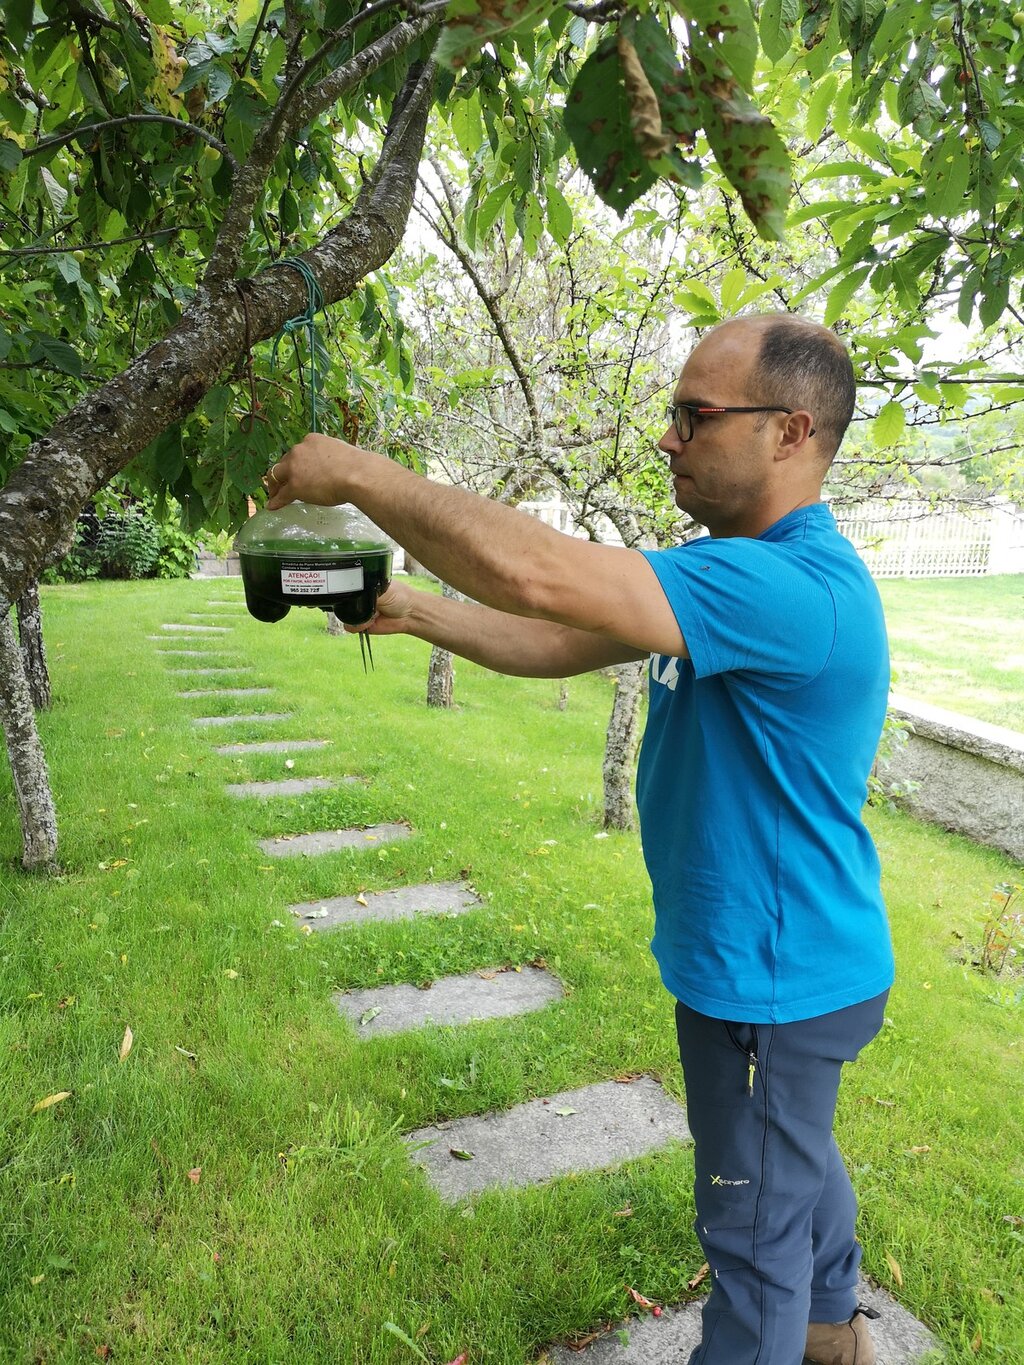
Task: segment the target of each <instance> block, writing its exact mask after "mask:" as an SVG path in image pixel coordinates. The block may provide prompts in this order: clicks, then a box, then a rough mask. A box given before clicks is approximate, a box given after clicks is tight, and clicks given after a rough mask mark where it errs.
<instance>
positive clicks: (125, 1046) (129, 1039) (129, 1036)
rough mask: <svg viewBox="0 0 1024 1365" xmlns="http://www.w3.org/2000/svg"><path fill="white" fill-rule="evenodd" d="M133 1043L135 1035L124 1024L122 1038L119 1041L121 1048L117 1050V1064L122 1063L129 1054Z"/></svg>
mask: <svg viewBox="0 0 1024 1365" xmlns="http://www.w3.org/2000/svg"><path fill="white" fill-rule="evenodd" d="M134 1042H135V1035H134V1034H133V1033H132V1031H131V1029H130V1028H129V1027H128V1025H127V1024H126V1025H125V1029H124V1037H123V1038H122V1039H121V1046H120V1048H119V1049H118V1053H117V1060H118V1062H119V1063H120V1062H123V1061H124V1059H125V1058H126V1057H127V1056H128V1054H129V1052H131V1050H132V1044H133V1043H134Z"/></svg>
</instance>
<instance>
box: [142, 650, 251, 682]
mask: <svg viewBox="0 0 1024 1365" xmlns="http://www.w3.org/2000/svg"><path fill="white" fill-rule="evenodd" d="M163 653H164V654H195V655H196V656H197V657H198V658H200V659H201V658H203V657H204V656H203V655H202V654H200V653H199V651H198V650H195V649H165V650H163ZM168 672H169V673H172V674H173V675H174V676H175V677H176V678H198V677H206V676H207V674H209V675H211V676H212V675H213V674H214V673H251V672H252V669H251V668H250V667H249V665H248V664H231V665H229V666H228V667H226V668H171V669H168Z"/></svg>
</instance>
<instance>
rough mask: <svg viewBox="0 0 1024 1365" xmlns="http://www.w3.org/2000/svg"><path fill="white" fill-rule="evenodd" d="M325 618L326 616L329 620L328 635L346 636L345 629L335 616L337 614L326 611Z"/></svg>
mask: <svg viewBox="0 0 1024 1365" xmlns="http://www.w3.org/2000/svg"><path fill="white" fill-rule="evenodd" d="M324 616H326V618H327V634H328V635H344V634H345V627H344V626H343V625H342V624H341V622H340V621H339V620H338V618H337V617H336V616H335V614H334V612H333V611H325V612H324Z"/></svg>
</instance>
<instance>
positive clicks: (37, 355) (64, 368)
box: [28, 332, 82, 379]
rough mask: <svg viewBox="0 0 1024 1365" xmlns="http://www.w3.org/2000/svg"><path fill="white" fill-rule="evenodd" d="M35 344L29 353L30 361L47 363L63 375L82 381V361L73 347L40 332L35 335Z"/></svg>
mask: <svg viewBox="0 0 1024 1365" xmlns="http://www.w3.org/2000/svg"><path fill="white" fill-rule="evenodd" d="M34 342H35V344H34V345H33V347H32V350H31V351H30V352H29V357H28V358H29V360H42V361H46V362H47V363H49V364H50V365H52V366H53V367H54V368H55V369H58V370H60V371H61V372H62V373H63V374H71V375H74V376H75V378H76V379H81V377H82V360H81V357H80V356H79V354H78V352H77V351H76V350H75V349H74V347H73V346H69V345H68V343H67V342H66V341H60V340H59V339H58V338H57V337H51V336H47V335H46V334H45V333H44V334H40V333H38V332H37V333H36V334H35V338H34Z"/></svg>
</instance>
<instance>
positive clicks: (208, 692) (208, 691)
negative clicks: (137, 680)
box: [174, 670, 274, 697]
mask: <svg viewBox="0 0 1024 1365" xmlns="http://www.w3.org/2000/svg"><path fill="white" fill-rule="evenodd" d="M229 672H230V670H229ZM273 690H274V689H273V688H272V687H200V688H198V689H193V690H192V691H191V692H175V694H174V695H175V696H176V697H269V696H270V694H271V692H273Z"/></svg>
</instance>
